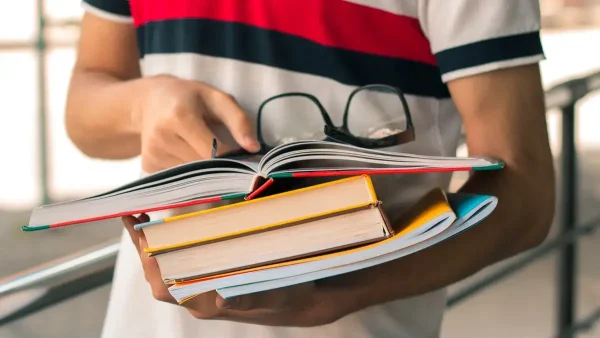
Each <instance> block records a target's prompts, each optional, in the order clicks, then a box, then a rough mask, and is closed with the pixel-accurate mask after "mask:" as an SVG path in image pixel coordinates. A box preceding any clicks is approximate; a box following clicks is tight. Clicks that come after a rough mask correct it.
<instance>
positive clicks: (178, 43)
mask: <svg viewBox="0 0 600 338" xmlns="http://www.w3.org/2000/svg"><path fill="white" fill-rule="evenodd" d="M137 33H138V43H139V49H140V53H141V55H142V56H144V55H147V54H155V53H197V54H204V55H210V56H216V57H224V58H231V59H235V60H241V61H246V62H252V63H258V64H263V65H267V66H271V67H277V68H281V69H287V70H291V71H296V72H301V73H306V74H313V75H317V76H322V77H326V78H330V79H333V80H336V81H338V82H340V83H343V84H347V85H352V86H361V85H366V84H371V83H379V84H387V85H392V86H396V87H398V88H400V89H402V90H403V91H404V92H406V93H407V94H413V95H421V96H428V97H437V98H447V97H450V95H449V92H448V88H447V86H446V85H445V84H444V83H442V80H441V75H440V71H439V69H438V68H437V67H436V66H432V65H429V64H425V63H420V62H415V61H409V60H403V59H398V58H391V57H384V56H377V55H371V54H365V53H360V52H354V51H349V50H344V49H340V48H332V47H327V46H323V45H320V44H317V43H315V42H312V41H310V40H307V39H303V38H300V37H297V36H293V35H288V34H283V33H280V32H275V31H271V30H267V29H261V28H258V27H254V26H250V25H244V24H238V23H231V22H223V21H214V20H204V19H203V20H200V19H180V20H165V21H154V22H149V23H147V24H146V25H144V26H141V27H139V28H138V32H137Z"/></svg>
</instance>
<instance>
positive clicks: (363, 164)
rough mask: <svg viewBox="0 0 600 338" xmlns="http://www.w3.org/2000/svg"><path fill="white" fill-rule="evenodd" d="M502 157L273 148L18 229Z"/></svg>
mask: <svg viewBox="0 0 600 338" xmlns="http://www.w3.org/2000/svg"><path fill="white" fill-rule="evenodd" d="M502 167H503V163H502V162H501V161H497V160H495V159H490V158H480V157H443V156H424V155H414V154H405V153H396V152H389V151H382V150H372V149H365V148H359V147H355V146H352V145H347V144H340V143H334V142H327V141H298V142H291V143H287V144H284V145H280V146H278V147H276V148H273V149H272V150H270V151H269V152H268V153H267V154H266V155H264V156H262V157H261V156H252V157H245V158H240V159H235V158H212V159H208V160H202V161H197V162H192V163H188V164H184V165H180V166H177V167H174V168H170V169H167V170H164V171H161V172H158V173H155V174H153V175H150V176H147V177H145V178H142V179H139V180H135V181H133V182H131V183H129V184H126V185H124V186H121V187H118V188H116V189H113V190H111V191H107V192H105V193H102V194H99V195H95V196H90V197H86V198H82V199H78V200H73V201H67V202H63V203H56V204H51V205H45V206H41V207H38V208H35V209H34V210H33V212H32V214H31V217H30V220H29V224H28V225H27V226H23V227H22V229H23V230H24V231H34V230H44V229H51V228H57V227H63V226H68V225H74V224H82V223H88V222H92V221H98V220H104V219H110V218H115V217H121V216H126V215H132V214H140V213H149V212H153V211H159V210H167V209H173V208H180V207H185V206H191V205H197V204H203V203H210V202H217V201H223V200H240V199H241V200H243V199H252V198H254V197H255V196H256V195H258V194H259V193H260V191H261V189H264V187H265V186H266V185H268V184H270V183H272V182H273V180H275V179H278V178H299V177H335V176H355V175H361V174H369V175H377V174H409V173H426V172H444V171H470V170H497V169H501V168H502Z"/></svg>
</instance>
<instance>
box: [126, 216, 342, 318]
mask: <svg viewBox="0 0 600 338" xmlns="http://www.w3.org/2000/svg"><path fill="white" fill-rule="evenodd" d="M148 221H149V218H148V216H147V215H141V216H139V217H134V216H127V217H123V223H124V224H125V227H126V228H127V231H128V232H129V235H130V236H131V239H132V241H133V244H134V245H135V247H136V248H137V251H138V253H139V255H140V260H141V263H142V266H143V268H144V274H145V277H146V280H147V281H148V283H149V284H150V287H151V288H152V294H153V296H154V298H156V299H157V300H159V301H163V302H168V303H172V304H175V305H177V302H176V301H175V299H174V298H173V297H172V296H171V294H170V293H169V291H168V289H167V285H166V284H165V283H164V282H163V279H162V277H161V274H160V271H159V267H158V264H157V262H156V259H154V258H152V257H148V254H147V253H145V252H144V249H145V248H146V247H147V243H146V239H145V238H144V235H143V231H139V230H134V229H133V227H134V225H135V224H137V223H142V222H148ZM344 293H345V294H346V295H345V297H344ZM348 296H349V297H348ZM352 298H353V297H352V295H348V294H347V293H346V292H344V291H343V290H336V289H335V288H331V287H323V288H321V287H318V286H317V285H316V284H315V283H312V282H311V283H305V284H299V285H295V286H290V287H286V288H279V289H274V290H270V291H265V292H259V293H254V294H249V295H244V296H239V297H235V298H231V299H227V300H225V299H223V298H221V297H220V296H219V295H218V294H217V292H216V291H212V292H207V293H204V294H201V295H198V296H196V297H194V298H192V299H190V300H188V301H186V302H184V303H183V304H181V306H182V307H184V308H186V309H187V310H188V312H189V313H190V314H191V315H192V316H194V317H195V318H198V319H224V320H231V321H238V322H245V323H253V324H259V325H270V326H304V327H307V326H319V325H324V324H328V323H332V322H334V321H336V320H337V319H339V318H341V317H342V316H344V315H346V314H347V313H349V312H348V309H350V308H351V306H350V304H348V302H349V301H351V299H352Z"/></svg>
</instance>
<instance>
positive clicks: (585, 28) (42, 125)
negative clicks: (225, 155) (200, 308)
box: [0, 0, 600, 338]
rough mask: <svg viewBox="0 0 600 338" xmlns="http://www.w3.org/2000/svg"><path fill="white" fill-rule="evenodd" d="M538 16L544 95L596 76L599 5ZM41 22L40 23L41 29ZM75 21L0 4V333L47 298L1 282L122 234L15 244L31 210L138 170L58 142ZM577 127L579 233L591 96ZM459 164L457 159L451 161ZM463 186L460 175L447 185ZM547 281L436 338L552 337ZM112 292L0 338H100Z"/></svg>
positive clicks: (517, 278)
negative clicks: (26, 307)
mask: <svg viewBox="0 0 600 338" xmlns="http://www.w3.org/2000/svg"><path fill="white" fill-rule="evenodd" d="M450 1H451V0H450ZM488 1H496V0H488ZM514 1H518V0H514ZM541 5H542V14H543V45H544V49H545V52H546V56H547V60H545V61H543V62H542V64H541V66H542V71H543V80H544V85H545V86H546V87H547V88H550V87H552V86H553V85H555V84H558V83H561V82H563V81H566V80H569V79H572V78H575V77H578V76H582V75H585V74H588V73H591V72H595V71H596V72H597V71H599V70H600V0H542V1H541ZM40 13H43V14H44V17H45V19H43V20H42V19H40V15H39V14H40ZM81 15H82V10H81V7H80V1H79V0H45V1H42V0H40V1H36V0H17V1H0V110H1V114H0V156H1V158H2V160H1V162H0V163H1V164H0V165H1V166H0V257H2V258H0V323H2V318H3V317H4V316H6V315H7V314H10V312H11V311H14V310H15V309H17V310H18V307H19V306H20V305H21V304H26V302H27V301H29V300H32V299H35V298H36V297H37V296H39V295H40V294H43V293H44V292H47V290H45V289H34V290H28V292H26V293H17V294H12V295H8V296H6V297H2V296H1V295H2V294H3V291H2V282H3V281H2V278H3V277H6V278H7V279H5V280H4V282H6V281H8V280H9V279H8V278H9V277H10V276H14V274H16V273H20V272H22V271H23V270H25V269H29V268H32V267H35V266H37V265H39V264H43V263H46V262H48V261H50V260H52V259H56V258H59V257H63V256H65V255H68V254H74V255H75V256H74V257H76V256H77V255H78V254H79V252H80V251H81V250H89V248H90V247H91V246H94V245H102V244H103V243H109V244H110V243H114V242H111V240H113V239H115V238H116V237H118V236H119V234H120V230H121V227H120V224H118V223H112V224H108V225H106V226H103V227H101V228H99V227H75V228H71V229H69V230H68V231H61V230H57V231H51V232H44V233H41V234H37V233H23V232H21V230H20V228H19V226H20V225H21V224H25V223H27V221H28V217H29V212H30V210H31V209H32V208H34V207H35V206H37V205H40V204H42V203H47V202H49V201H60V200H65V199H72V198H77V197H82V196H86V195H90V194H93V193H96V192H100V191H103V190H106V189H108V188H112V187H114V186H117V185H120V184H122V183H124V182H127V181H130V180H132V179H135V178H137V176H138V174H139V163H138V160H137V159H134V160H129V161H114V162H111V161H101V160H93V159H89V158H86V157H85V156H84V155H83V154H81V153H80V152H79V151H78V150H77V149H76V148H75V147H74V146H73V145H72V144H71V142H70V141H69V139H68V137H67V135H66V133H65V131H64V128H63V114H64V105H65V97H66V92H67V86H68V81H69V76H70V71H71V68H72V66H73V63H74V60H75V54H76V50H75V46H76V42H77V38H78V31H79V28H78V21H79V18H80V17H81ZM595 81H598V80H595ZM596 87H598V84H597V83H596ZM548 118H549V120H548V130H549V132H550V136H551V142H552V150H553V152H554V154H555V155H556V158H557V170H559V171H560V166H559V165H558V163H559V162H558V159H559V158H560V155H561V142H562V140H561V134H560V131H561V114H560V112H559V111H553V110H550V111H549V112H548ZM575 122H576V123H575V129H576V143H577V147H578V151H579V158H578V161H579V162H578V167H577V173H578V175H579V176H578V180H579V184H578V187H577V189H578V199H577V205H576V207H577V209H576V210H577V218H578V220H579V221H581V222H584V221H586V220H589V219H591V218H593V217H595V216H597V215H598V209H599V208H598V206H600V204H599V203H598V202H599V201H600V95H598V94H590V95H588V96H587V97H586V98H585V99H583V100H582V101H581V102H580V103H579V104H578V105H577V115H576V120H575ZM465 152H466V149H464V148H460V149H458V153H459V154H464V153H465ZM462 180H464V177H462V176H460V175H457V177H455V179H454V181H453V184H455V185H459V184H460V183H461V182H462ZM551 237H552V236H551ZM550 239H551V238H549V240H550ZM107 241H108V242H107ZM101 247H102V246H101ZM103 248H105V249H106V246H104V247H103ZM110 248H111V250H112V249H114V247H110ZM576 253H577V260H576V266H575V267H576V271H577V273H578V277H577V280H576V285H575V291H576V297H575V302H574V304H575V307H576V311H575V313H576V317H577V318H585V317H588V316H590V315H593V314H594V311H595V310H594V309H597V308H598V306H600V260H599V257H600V235H590V236H586V237H583V238H582V240H581V242H580V243H579V246H578V248H577V250H576ZM108 261H110V259H109V260H108ZM508 263H510V262H505V263H502V264H499V265H498V266H494V267H491V268H489V269H488V270H486V271H484V272H482V273H481V274H479V275H477V276H474V277H473V278H470V279H469V280H466V281H464V282H462V283H459V285H456V286H453V287H452V288H451V291H457V290H458V291H459V290H462V289H464V287H466V286H468V285H472V283H475V282H477V281H478V280H480V279H482V278H485V277H486V276H488V275H490V274H492V273H493V272H494V271H497V270H498V269H500V268H501V267H502V265H506V264H508ZM556 275H557V255H556V254H549V255H546V256H544V257H542V258H541V259H539V260H537V261H535V262H534V263H532V264H530V265H528V266H527V267H526V268H524V269H522V270H520V271H519V272H518V273H516V274H514V275H511V276H510V277H508V278H506V279H504V280H502V281H499V282H498V283H496V284H494V285H493V286H491V287H490V288H486V289H485V290H483V291H482V292H479V293H477V294H475V295H474V296H472V297H469V298H468V299H466V300H464V301H462V302H460V303H457V304H456V305H454V306H452V307H451V308H449V309H448V314H447V316H446V318H445V321H444V325H443V337H448V338H450V337H452V338H453V337H461V338H462V337H552V336H553V334H555V332H556V325H557V324H556V320H557V316H556V313H557V311H556V310H557V309H556V306H558V305H557V302H556V299H557V295H558V291H557V285H556ZM98 278H100V277H98ZM104 278H106V276H104ZM11 280H12V279H11ZM91 284H93V282H92V283H91ZM67 290H69V289H67ZM70 290H71V291H72V292H75V289H70ZM109 290H110V284H103V285H102V286H100V287H98V288H94V289H93V290H91V291H89V292H85V293H83V294H82V295H79V296H78V297H74V298H72V299H69V300H67V301H64V302H61V303H59V304H58V305H55V306H50V307H47V308H46V309H44V310H42V311H38V312H36V313H35V314H32V315H29V316H26V317H24V318H22V319H19V320H16V321H11V322H10V323H8V324H6V325H2V326H0V338H8V337H97V336H99V333H100V330H101V326H102V320H103V317H104V311H105V309H106V305H107V300H108V293H109ZM63 291H64V290H63ZM67 292H69V291H67ZM593 317H594V316H593ZM580 336H581V337H600V325H597V326H594V325H592V326H591V327H590V330H587V331H585V332H583V333H581V334H580Z"/></svg>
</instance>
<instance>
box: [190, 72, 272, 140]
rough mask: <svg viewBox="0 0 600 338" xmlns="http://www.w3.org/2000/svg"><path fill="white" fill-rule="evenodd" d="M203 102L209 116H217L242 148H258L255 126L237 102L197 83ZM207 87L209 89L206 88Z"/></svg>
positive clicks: (226, 95)
mask: <svg viewBox="0 0 600 338" xmlns="http://www.w3.org/2000/svg"><path fill="white" fill-rule="evenodd" d="M199 86H200V88H201V89H202V90H200V93H201V96H202V98H203V102H204V104H205V106H206V108H207V109H208V113H209V114H210V115H211V117H214V118H217V119H218V120H220V121H221V122H223V124H224V125H225V126H226V127H227V129H229V132H230V133H231V136H233V138H234V139H235V141H236V142H237V143H238V144H239V145H240V146H241V147H242V148H244V149H246V150H247V151H250V152H257V151H259V150H260V144H259V143H258V140H257V139H256V132H255V127H254V124H253V123H252V121H251V120H250V118H249V117H248V115H247V114H246V113H245V112H244V110H243V109H242V108H241V107H240V106H239V105H238V104H237V102H236V101H235V99H234V98H233V97H232V96H230V95H228V94H225V93H223V92H220V91H218V90H216V89H214V88H211V87H209V86H207V85H206V84H203V83H200V84H199ZM207 88H209V90H206V89H207Z"/></svg>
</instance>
